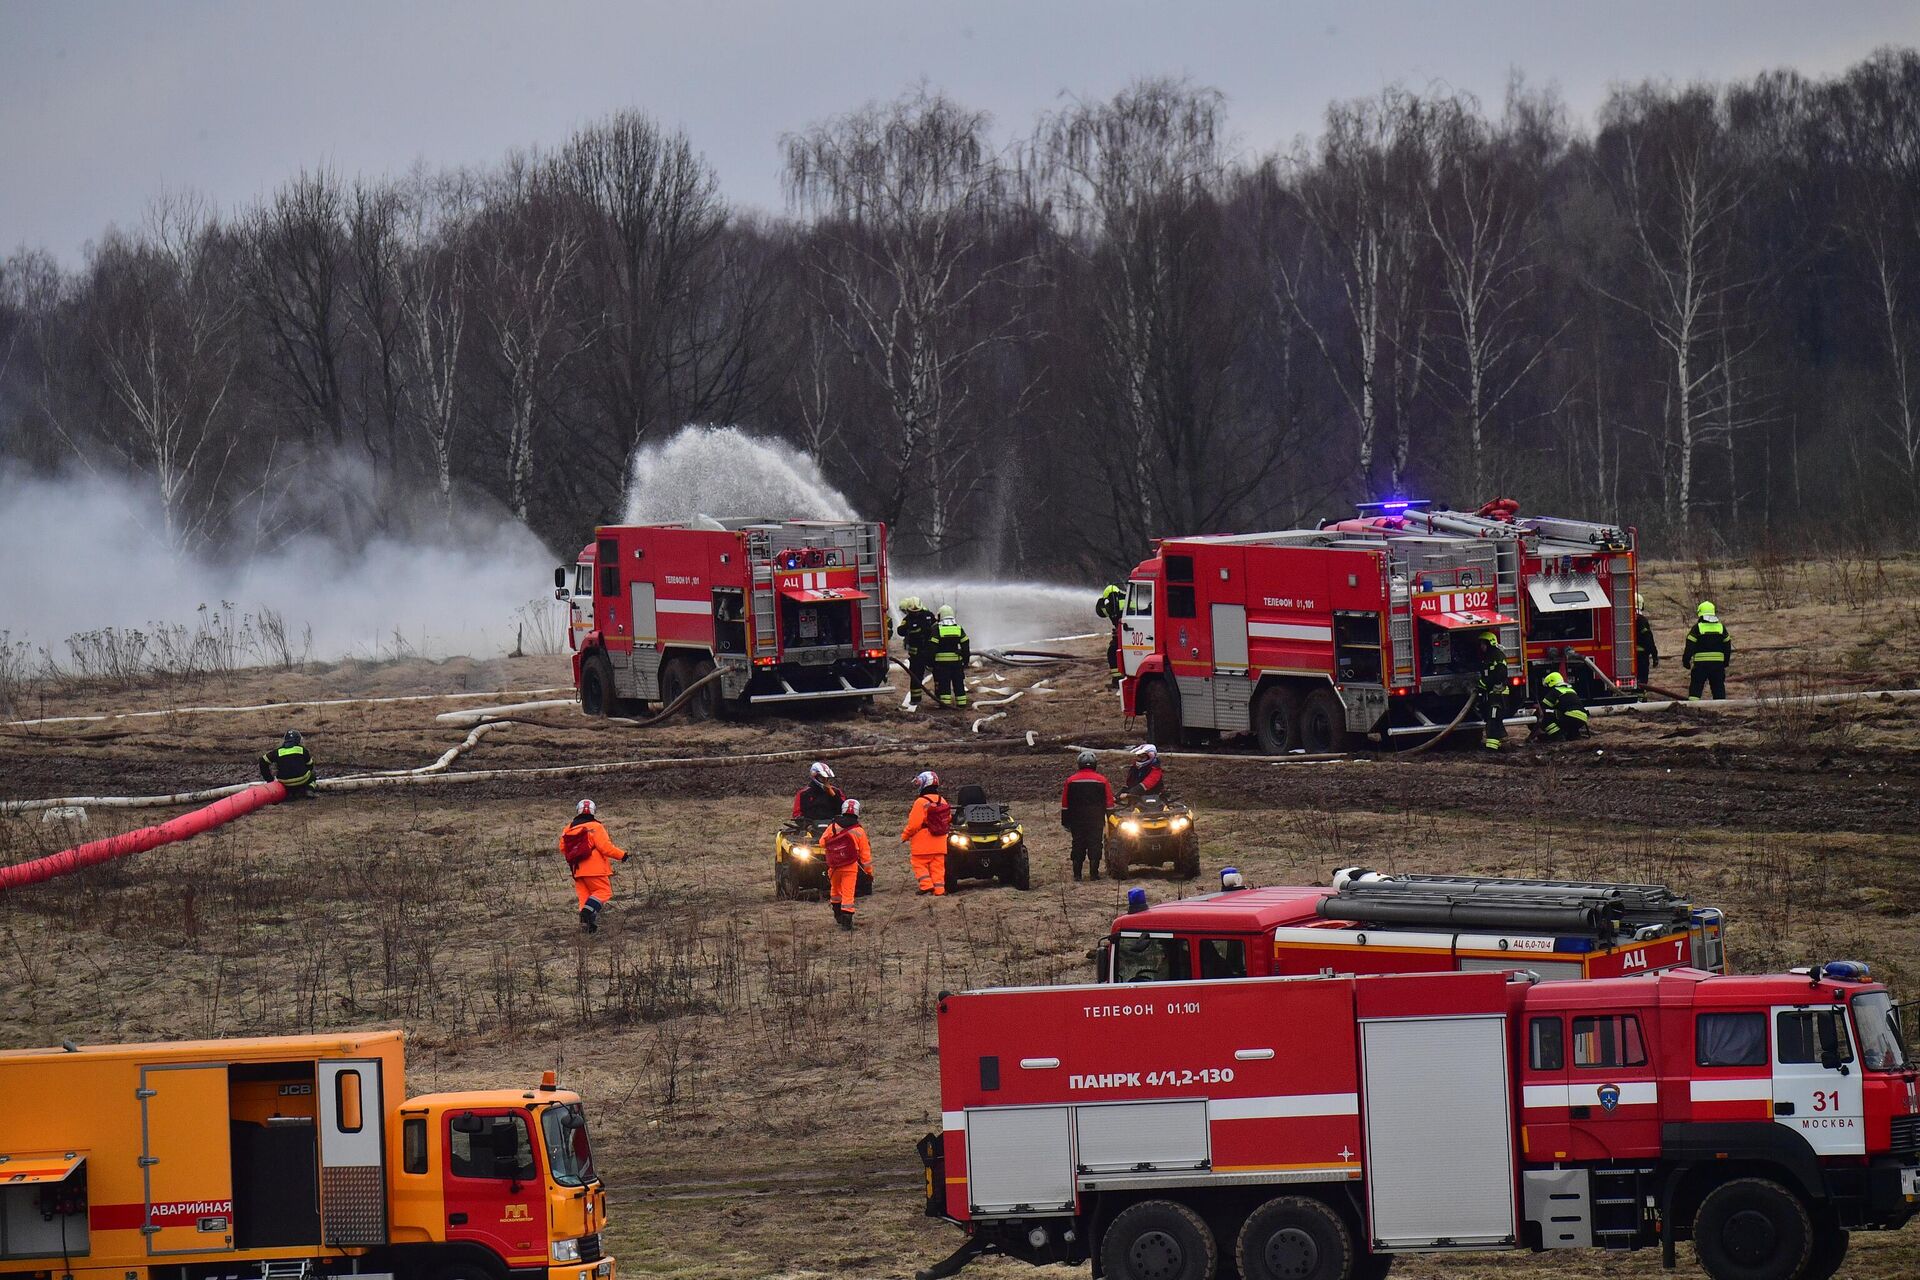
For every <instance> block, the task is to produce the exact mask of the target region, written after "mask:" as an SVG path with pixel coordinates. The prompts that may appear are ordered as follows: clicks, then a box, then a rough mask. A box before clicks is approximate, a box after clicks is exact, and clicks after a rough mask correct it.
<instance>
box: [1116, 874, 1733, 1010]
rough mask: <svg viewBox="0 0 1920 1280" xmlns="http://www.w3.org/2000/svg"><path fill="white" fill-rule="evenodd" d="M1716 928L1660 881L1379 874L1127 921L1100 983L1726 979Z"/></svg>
mask: <svg viewBox="0 0 1920 1280" xmlns="http://www.w3.org/2000/svg"><path fill="white" fill-rule="evenodd" d="M1723 930H1724V919H1723V916H1722V913H1721V911H1720V909H1719V908H1717V907H1695V906H1693V905H1692V904H1691V903H1689V902H1687V901H1685V900H1684V899H1681V898H1680V897H1678V896H1676V895H1675V894H1674V893H1673V892H1672V891H1671V890H1669V889H1667V888H1665V887H1664V886H1661V885H1641V884H1612V883H1598V882H1589V881H1572V880H1530V879H1503V878H1492V877H1478V876H1442V875H1403V876H1382V875H1379V874H1377V873H1375V872H1371V871H1366V870H1364V869H1362V868H1357V867H1356V868H1348V869H1346V870H1344V871H1342V872H1340V873H1339V874H1338V875H1336V876H1335V877H1334V887H1333V888H1325V887H1313V886H1276V887H1273V888H1259V889H1237V890H1232V891H1224V892H1221V893H1209V894H1202V895H1200V896H1198V897H1192V898H1185V899H1182V900H1180V901H1178V902H1163V903H1159V904H1157V905H1155V906H1151V907H1148V908H1147V909H1146V910H1144V911H1136V912H1132V913H1130V914H1128V915H1123V916H1121V917H1119V918H1118V919H1116V920H1115V921H1114V922H1113V932H1112V933H1111V934H1110V935H1109V936H1108V937H1107V938H1106V939H1105V940H1104V941H1103V942H1102V943H1101V946H1100V948H1099V950H1098V952H1097V953H1096V955H1097V957H1098V963H1097V966H1096V975H1097V980H1099V981H1102V982H1119V983H1135V982H1177V981H1181V980H1184V979H1187V978H1264V977H1272V976H1276V975H1287V974H1316V973H1427V972H1434V973H1442V972H1448V971H1452V970H1508V969H1514V968H1524V969H1526V970H1528V971H1529V972H1531V973H1533V974H1535V975H1537V976H1538V977H1540V978H1541V979H1543V980H1547V981H1552V980H1557V979H1562V978H1617V977H1621V976H1624V975H1630V974H1645V973H1658V972H1661V971H1663V970H1666V969H1676V968H1681V967H1691V968H1696V969H1703V970H1706V971H1708V972H1711V973H1724V972H1726V949H1725V945H1724V942H1723Z"/></svg>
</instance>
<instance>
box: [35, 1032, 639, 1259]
mask: <svg viewBox="0 0 1920 1280" xmlns="http://www.w3.org/2000/svg"><path fill="white" fill-rule="evenodd" d="M403 1048H404V1038H403V1036H402V1034H401V1033H400V1032H398V1031H353V1032H343V1033H341V1034H339V1035H331V1036H327V1035H321V1036H275V1037H271V1038H262V1039H250V1040H202V1041H182V1042H176V1043H169V1044H125V1045H82V1046H74V1045H73V1044H72V1043H71V1042H69V1043H68V1044H66V1045H63V1046H62V1047H61V1048H57V1049H23V1050H8V1051H4V1052H0V1277H5V1276H21V1277H33V1278H34V1280H216V1278H225V1277H250V1278H252V1280H318V1278H319V1277H322V1276H333V1275H340V1276H344V1275H349V1274H351V1275H356V1276H359V1277H361V1278H362V1280H370V1278H371V1277H392V1278H393V1280H612V1277H613V1274H614V1260H613V1259H612V1258H611V1257H608V1256H606V1255H604V1254H603V1253H602V1252H601V1248H600V1232H601V1230H602V1228H603V1227H604V1226H605V1225H606V1216H607V1200H606V1192H605V1190H604V1189H603V1187H602V1185H601V1182H600V1179H599V1176H598V1175H597V1174H596V1173H595V1171H594V1167H593V1154H592V1148H591V1146H590V1145H589V1142H588V1139H587V1127H586V1126H587V1121H586V1112H585V1110H584V1108H583V1107H582V1106H581V1102H580V1097H579V1095H578V1094H575V1093H572V1092H570V1091H568V1090H565V1089H561V1088H559V1087H558V1086H557V1085H556V1084H555V1083H554V1080H553V1073H551V1072H548V1073H547V1075H546V1077H545V1078H544V1079H543V1080H542V1081H541V1082H540V1084H539V1085H537V1086H534V1087H531V1088H525V1089H492V1090H482V1091H477V1092H467V1093H434V1094H427V1095H425V1096H422V1097H418V1098H406V1095H405V1089H404V1078H403V1075H404V1064H403ZM403 1098H404V1099H405V1100H404V1101H402V1099H403Z"/></svg>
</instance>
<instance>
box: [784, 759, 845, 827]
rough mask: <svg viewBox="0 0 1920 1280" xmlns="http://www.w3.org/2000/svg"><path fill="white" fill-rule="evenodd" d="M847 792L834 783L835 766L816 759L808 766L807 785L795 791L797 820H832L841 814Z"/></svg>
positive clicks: (795, 817) (794, 803)
mask: <svg viewBox="0 0 1920 1280" xmlns="http://www.w3.org/2000/svg"><path fill="white" fill-rule="evenodd" d="M846 800H847V793H846V792H844V791H842V790H841V789H840V788H838V787H836V786H834V785H833V766H831V765H829V764H827V763H826V762H825V761H823V760H815V761H814V762H813V763H812V764H811V765H810V766H808V768H807V785H806V786H804V787H802V788H800V789H799V790H798V791H796V792H794V793H793V817H794V821H796V822H832V821H833V820H834V819H835V818H837V817H839V816H840V806H841V805H843V804H845V803H846Z"/></svg>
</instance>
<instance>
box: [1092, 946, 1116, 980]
mask: <svg viewBox="0 0 1920 1280" xmlns="http://www.w3.org/2000/svg"><path fill="white" fill-rule="evenodd" d="M1112 974H1113V939H1112V938H1102V939H1100V942H1099V944H1098V945H1096V946H1095V947H1094V949H1093V980H1094V981H1095V982H1110V981H1112Z"/></svg>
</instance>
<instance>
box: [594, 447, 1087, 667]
mask: <svg viewBox="0 0 1920 1280" xmlns="http://www.w3.org/2000/svg"><path fill="white" fill-rule="evenodd" d="M697 515H708V516H767V517H769V518H772V519H798V520H856V519H859V518H860V517H859V515H858V514H857V513H856V512H855V511H854V509H853V503H852V502H851V501H850V500H849V499H848V498H847V496H846V495H845V494H843V493H841V492H840V491H839V490H838V489H836V488H834V487H833V485H831V484H829V483H828V482H827V479H826V477H825V476H823V475H822V474H821V473H820V468H819V466H818V465H817V464H815V462H814V461H813V459H812V458H810V457H808V456H807V455H806V454H805V453H803V452H801V451H799V450H797V449H794V448H792V447H791V446H789V445H784V444H781V443H778V442H776V441H768V440H762V439H757V438H755V437H753V436H751V435H748V434H747V433H746V432H744V431H742V430H741V429H740V428H738V427H713V426H687V427H682V428H681V429H680V430H679V431H678V432H676V433H675V434H674V436H673V437H672V438H671V439H670V440H667V441H666V442H665V443H662V444H656V445H648V446H647V447H645V448H643V449H639V450H636V451H635V452H634V455H633V462H632V465H631V467H630V468H629V480H628V486H627V520H628V521H629V522H630V523H635V524H639V523H646V522H650V521H664V520H690V519H692V518H693V517H694V516H697ZM892 596H893V601H894V603H895V604H896V605H898V603H899V602H900V601H901V600H904V599H906V598H907V597H909V596H918V597H920V599H921V600H922V601H923V602H924V603H925V604H926V606H927V608H929V609H937V608H939V607H940V606H941V605H943V604H950V605H952V606H953V608H954V612H955V614H956V615H957V616H958V617H959V620H960V622H961V624H962V625H964V626H965V627H966V628H967V633H968V635H969V636H970V637H971V638H972V640H973V643H974V646H975V647H976V648H980V649H988V648H1004V647H1007V646H1009V645H1019V644H1021V643H1023V642H1027V641H1033V640H1039V639H1044V638H1047V637H1050V636H1061V635H1077V634H1080V633H1082V632H1086V631H1092V630H1094V629H1095V624H1096V623H1097V622H1098V621H1099V620H1098V619H1097V618H1095V617H1094V615H1093V597H1094V593H1093V591H1092V590H1091V589H1090V588H1086V587H1062V586H1049V585H1047V584H1045V583H1036V582H994V581H989V580H987V579H982V578H951V577H940V576H937V575H916V574H913V573H910V572H905V571H901V570H898V569H896V570H895V571H894V574H893V584H892Z"/></svg>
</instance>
